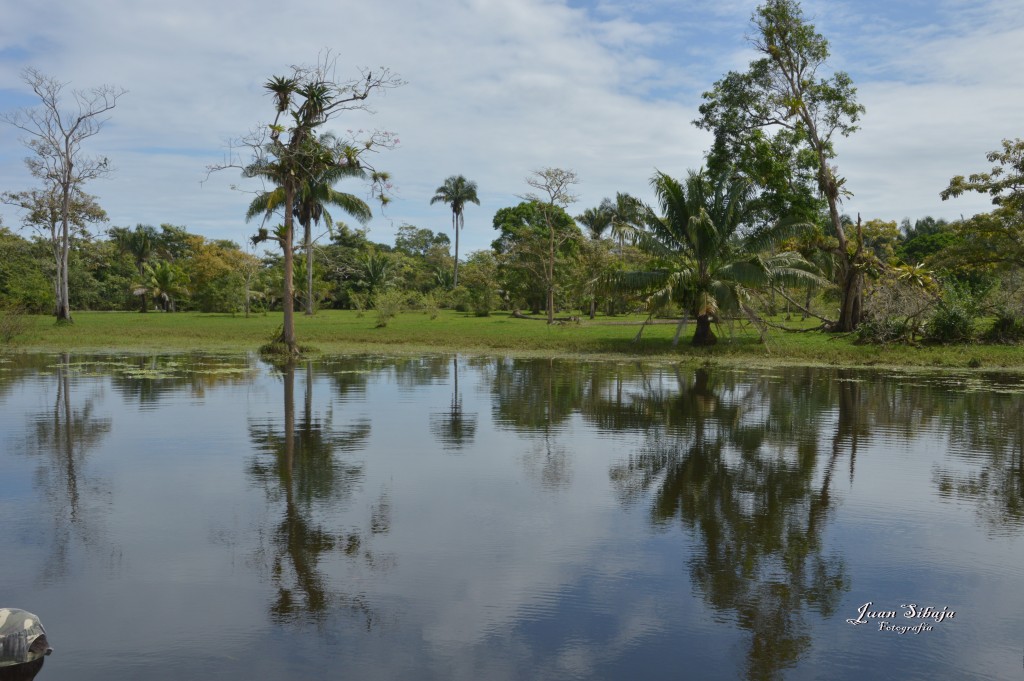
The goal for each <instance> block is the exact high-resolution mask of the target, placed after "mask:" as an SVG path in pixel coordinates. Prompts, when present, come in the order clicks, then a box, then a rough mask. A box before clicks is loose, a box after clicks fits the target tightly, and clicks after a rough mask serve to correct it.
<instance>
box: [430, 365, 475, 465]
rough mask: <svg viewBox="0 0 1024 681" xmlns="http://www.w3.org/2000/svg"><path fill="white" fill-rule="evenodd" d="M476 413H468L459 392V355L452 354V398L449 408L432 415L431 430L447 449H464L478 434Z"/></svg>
mask: <svg viewBox="0 0 1024 681" xmlns="http://www.w3.org/2000/svg"><path fill="white" fill-rule="evenodd" d="M476 420H477V415H476V414H475V413H468V414H467V413H466V412H465V411H464V410H463V408H462V395H461V394H459V356H458V355H452V400H451V403H450V404H449V405H448V410H447V411H444V412H440V413H434V414H431V416H430V430H431V432H432V433H433V434H434V436H435V437H437V439H438V440H439V441H440V442H441V446H442V447H444V448H445V449H456V450H459V449H463V448H464V447H466V446H467V445H469V444H470V443H471V442H472V441H473V436H474V435H476Z"/></svg>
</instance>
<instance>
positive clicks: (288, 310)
mask: <svg viewBox="0 0 1024 681" xmlns="http://www.w3.org/2000/svg"><path fill="white" fill-rule="evenodd" d="M294 205H295V187H294V186H292V183H291V182H286V183H285V189H284V243H282V244H281V250H283V251H284V296H283V299H282V300H281V306H282V308H283V310H284V323H283V325H282V327H281V338H280V341H281V342H282V343H284V344H285V345H287V346H288V352H289V353H290V354H292V355H297V354H298V353H299V347H298V344H297V343H296V342H295V283H294V282H293V281H292V277H293V276H294V274H295V253H294V250H293V248H292V243H293V241H294V227H295V223H294V220H293V219H292V209H293V207H294Z"/></svg>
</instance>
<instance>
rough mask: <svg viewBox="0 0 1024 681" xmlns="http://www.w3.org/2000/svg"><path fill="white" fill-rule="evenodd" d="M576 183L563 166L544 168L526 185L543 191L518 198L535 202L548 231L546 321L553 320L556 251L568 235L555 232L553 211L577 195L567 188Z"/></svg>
mask: <svg viewBox="0 0 1024 681" xmlns="http://www.w3.org/2000/svg"><path fill="white" fill-rule="evenodd" d="M578 183H579V178H578V177H577V175H576V172H575V171H573V170H564V169H562V168H543V169H541V170H534V171H533V173H532V174H531V175H530V176H529V177H527V178H526V184H528V185H530V186H531V187H533V188H534V189H536V190H537V191H539V192H542V194H526V195H525V196H523V197H521V198H524V199H526V200H527V201H536V202H537V203H538V204H539V205H540V206H541V209H542V210H543V212H544V222H545V223H546V225H547V230H548V249H547V251H548V252H547V258H546V262H545V267H544V272H543V278H544V285H545V288H546V289H547V308H548V324H551V323H553V322H554V321H555V254H556V252H557V251H558V247H559V246H561V244H562V242H563V241H565V240H566V239H568V238H569V235H568V234H567V233H564V232H563V233H559V234H556V229H555V211H554V210H552V209H553V208H554V207H555V206H558V207H559V208H561V209H562V210H565V209H566V208H568V207H569V206H570V205H571V204H573V203H575V202H576V201H577V199H578V198H579V197H578V196H576V195H575V194H572V193H571V192H570V187H572V185H574V184H578Z"/></svg>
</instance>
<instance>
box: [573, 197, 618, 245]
mask: <svg viewBox="0 0 1024 681" xmlns="http://www.w3.org/2000/svg"><path fill="white" fill-rule="evenodd" d="M614 214H615V207H614V204H612V201H611V199H605V200H603V201H601V203H600V205H598V207H597V208H587V209H586V210H585V211H583V213H581V214H580V215H577V216H576V222H578V223H580V224H581V225H583V226H584V227H586V228H587V234H588V236H589V237H590V238H591V240H592V241H600V240H601V239H602V238H603V237H604V233H605V231H606V230H607V229H608V228H609V227H611V226H612V218H613V217H614Z"/></svg>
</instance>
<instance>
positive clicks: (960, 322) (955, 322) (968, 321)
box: [924, 284, 978, 343]
mask: <svg viewBox="0 0 1024 681" xmlns="http://www.w3.org/2000/svg"><path fill="white" fill-rule="evenodd" d="M974 298H975V297H974V296H973V295H972V294H971V292H970V291H969V290H968V289H967V288H966V287H964V286H959V285H956V284H951V285H950V286H949V287H948V288H947V289H946V291H945V293H944V295H943V296H942V300H941V301H940V302H939V304H938V306H937V307H936V308H935V312H933V313H932V316H931V318H930V319H929V320H928V322H927V323H926V324H925V328H924V335H925V339H926V340H928V341H931V342H934V343H965V342H967V341H970V340H971V339H973V338H974V319H975V317H976V315H977V309H978V308H977V301H975V299H974Z"/></svg>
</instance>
